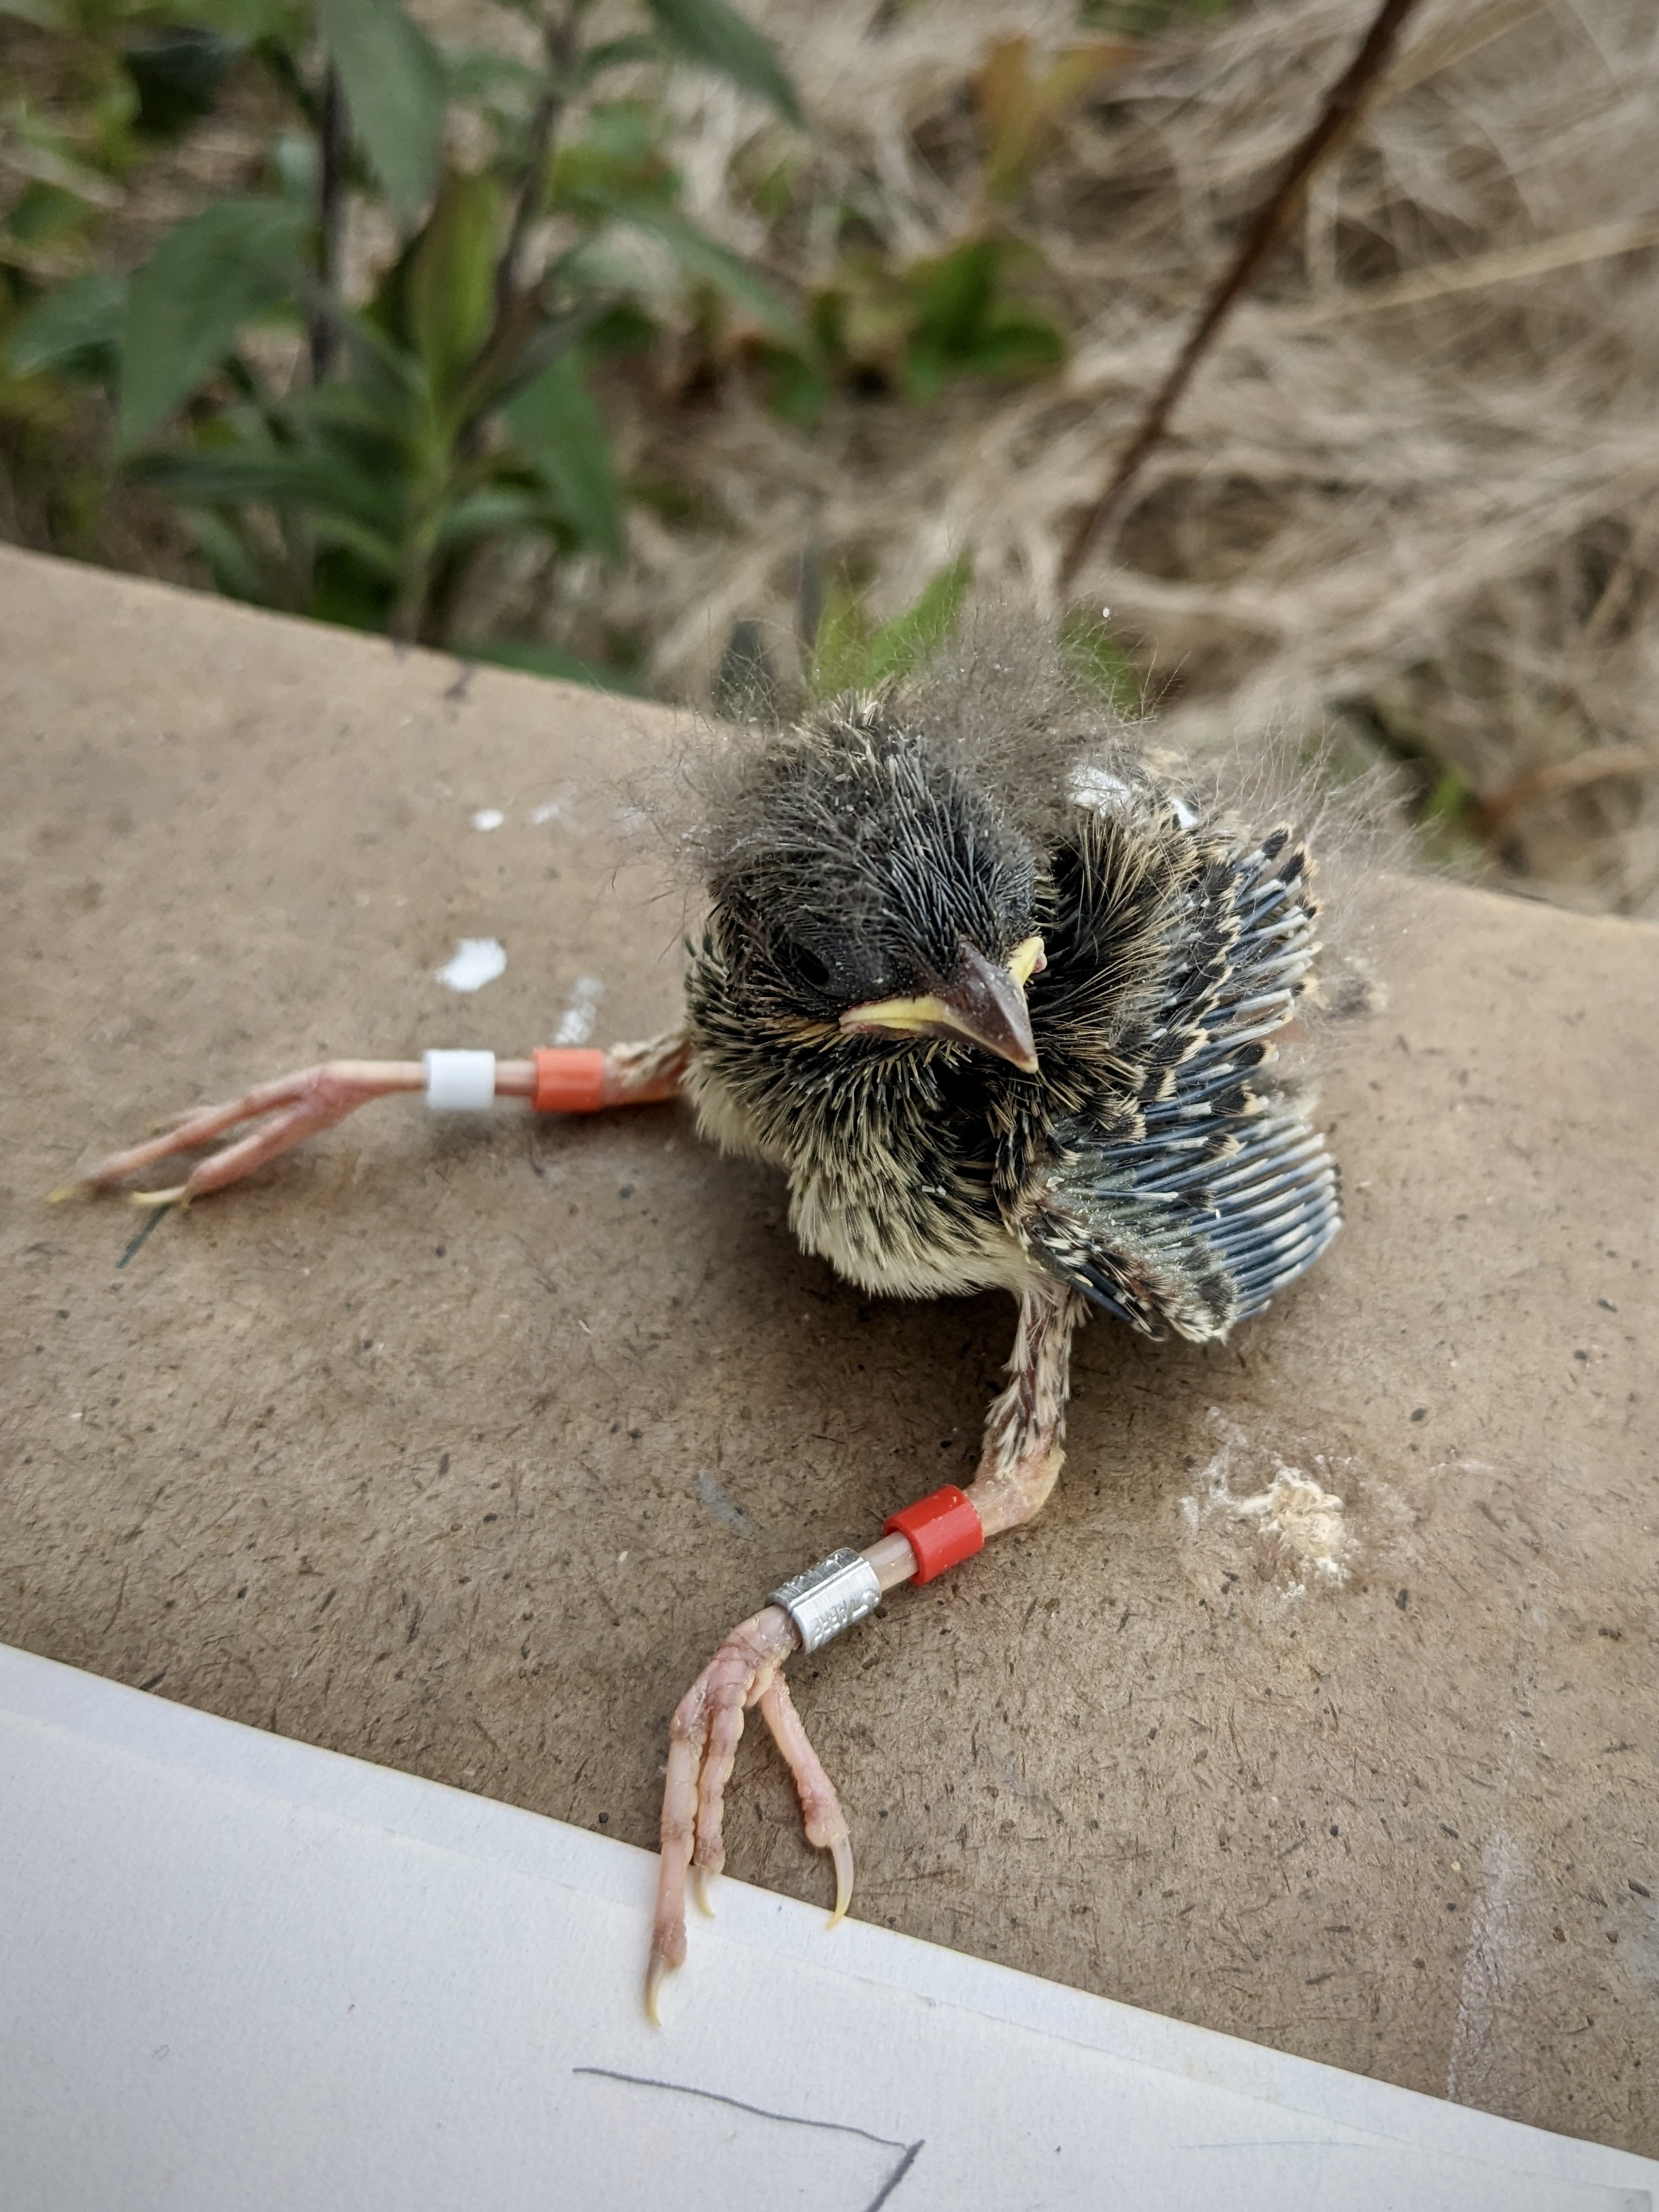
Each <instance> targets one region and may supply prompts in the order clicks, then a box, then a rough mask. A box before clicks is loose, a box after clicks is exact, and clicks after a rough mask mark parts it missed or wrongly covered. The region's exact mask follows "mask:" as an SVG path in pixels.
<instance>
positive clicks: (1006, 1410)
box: [645, 1279, 1084, 2021]
mask: <svg viewBox="0 0 1659 2212" xmlns="http://www.w3.org/2000/svg"><path fill="white" fill-rule="evenodd" d="M1083 1312H1084V1305H1083V1301H1082V1300H1081V1299H1080V1298H1079V1297H1077V1296H1076V1295H1075V1294H1074V1293H1073V1292H1072V1291H1069V1290H1067V1289H1066V1287H1065V1286H1064V1285H1061V1284H1059V1283H1054V1282H1050V1281H1048V1280H1047V1279H1042V1280H1039V1281H1038V1282H1036V1284H1034V1285H1032V1286H1031V1288H1030V1289H1029V1290H1028V1291H1026V1292H1025V1294H1024V1297H1023V1298H1022V1299H1021V1301H1020V1313H1019V1329H1018V1334H1017V1335H1016V1337H1015V1339H1014V1350H1013V1356H1012V1358H1011V1359H1010V1360H1009V1362H1008V1366H1009V1370H1010V1373H1011V1375H1012V1381H1011V1382H1010V1383H1009V1385H1008V1388H1007V1389H1006V1390H1005V1391H1003V1393H1002V1394H1001V1395H1000V1397H999V1398H998V1399H997V1400H996V1401H994V1404H993V1405H992V1407H991V1410H990V1413H989V1416H988V1418H987V1421H986V1425H985V1449H984V1451H983V1453H982V1455H981V1459H980V1464H979V1471H978V1473H977V1474H976V1475H975V1479H974V1482H973V1484H972V1486H971V1487H970V1488H969V1492H968V1496H969V1498H971V1499H972V1501H973V1503H974V1506H975V1510H976V1512H977V1514H978V1516H979V1521H980V1524H981V1527H982V1528H983V1529H984V1532H985V1534H986V1535H987V1536H994V1535H998V1534H1001V1532H1002V1531H1003V1530H1005V1529H1008V1528H1018V1527H1019V1526H1020V1524H1021V1523H1022V1522H1026V1521H1029V1520H1030V1519H1031V1518H1032V1516H1034V1515H1035V1514H1036V1513H1037V1512H1039V1511H1040V1510H1042V1506H1043V1504H1045V1502H1046V1501H1047V1499H1048V1494H1049V1492H1051V1491H1052V1490H1053V1488H1054V1482H1055V1479H1056V1478H1057V1476H1058V1475H1059V1474H1060V1466H1061V1463H1062V1462H1063V1461H1064V1459H1065V1456H1066V1455H1065V1452H1064V1450H1063V1449H1062V1447H1061V1439H1062V1437H1063V1436H1064V1433H1065V1417H1066V1389H1067V1372H1068V1365H1069V1354H1070V1350H1071V1341H1072V1334H1073V1330H1074V1329H1075V1328H1076V1326H1077V1323H1078V1322H1079V1320H1080V1319H1081V1317H1082V1315H1083ZM864 1557H865V1559H867V1560H868V1561H869V1563H870V1565H871V1566H872V1568H873V1569H874V1570H875V1573H876V1577H877V1579H878V1581H879V1583H881V1586H882V1588H883V1589H884V1590H888V1589H895V1588H896V1586H897V1585H898V1584H899V1583H902V1582H908V1580H909V1579H910V1577H911V1576H912V1574H913V1573H914V1572H915V1555H914V1553H912V1550H911V1547H910V1546H909V1544H908V1542H907V1541H906V1539H905V1538H904V1537H903V1536H902V1535H900V1534H894V1535H891V1536H884V1537H883V1538H882V1539H881V1541H879V1542H878V1543H876V1544H873V1545H872V1546H870V1547H869V1548H868V1549H867V1550H866V1552H865V1553H864ZM798 1643H799V1637H798V1635H797V1632H796V1630H795V1627H794V1624H793V1622H792V1621H791V1620H790V1618H789V1616H788V1614H787V1613H785V1612H784V1611H783V1609H782V1607H781V1606H775V1605H769V1606H767V1607H764V1608H763V1610H762V1611H761V1612H759V1613H756V1614H754V1615H753V1616H752V1617H751V1618H750V1620H745V1621H744V1623H743V1625H742V1626H741V1627H738V1628H734V1629H733V1630H732V1633H731V1634H730V1635H729V1636H728V1637H727V1638H726V1641H725V1643H724V1644H721V1646H720V1650H718V1651H717V1652H716V1653H715V1654H714V1657H713V1658H712V1659H711V1660H710V1661H709V1662H708V1666H707V1667H705V1668H703V1670H702V1674H699V1675H698V1677H697V1679H696V1681H695V1682H694V1683H693V1684H692V1686H691V1687H690V1689H689V1690H688V1691H687V1692H686V1693H685V1696H684V1698H683V1699H681V1700H680V1704H679V1707H678V1711H676V1713H675V1715H674V1719H673V1723H672V1726H671V1729H670V1733H669V1745H668V1778H667V1782H666V1784H665V1787H664V1790H663V1804H662V1858H661V1863H660V1867H659V1873H658V1877H657V1904H656V1915H655V1919H654V1921H653V1927H652V1931H651V1961H650V1965H649V1966H648V1967H647V1970H646V1980H645V2002H646V2009H647V2012H648V2013H649V2014H650V2015H651V2018H652V2019H653V2021H656V2020H657V2019H658V2016H659V2015H658V1997H659V1992H660V1990H661V1988H662V1983H663V1978H664V1976H665V1974H667V1973H668V1972H671V1970H672V1969H673V1968H675V1967H678V1966H681V1965H683V1964H684V1959H685V1891H686V1881H687V1877H688V1875H692V1876H696V1877H700V1876H702V1875H708V1874H718V1873H719V1872H720V1870H721V1869H722V1867H723V1866H724V1865H725V1863H726V1845H725V1838H724V1832H723V1814H724V1806H725V1797H726V1784H727V1783H728V1782H729V1781H730V1779H731V1777H732V1762H733V1760H734V1759H736V1757H737V1750H738V1741H739V1740H740V1739H741V1737H742V1735H743V1717H744V1713H745V1712H746V1711H747V1710H748V1709H749V1707H750V1705H758V1706H759V1707H760V1710H761V1717H762V1718H763V1720H764V1721H765V1722H766V1723H767V1726H768V1727H769V1729H771V1731H772V1736H773V1740H774V1741H775V1743H776V1745H777V1747H778V1749H779V1750H780V1751H781V1753H782V1754H783V1757H784V1760H785V1762H786V1764H787V1766H788V1768H789V1771H790V1772H791V1774H792V1775H793V1777H794V1780H795V1789H796V1792H797V1794H798V1795H799V1798H800V1808H801V1814H802V1817H803V1820H804V1821H805V1828H806V1837H807V1840H808V1842H809V1843H811V1844H816V1845H817V1847H818V1849H819V1850H827V1851H829V1853H830V1854H831V1856H832V1857H833V1858H834V1860H835V1865H836V1910H835V1915H834V1918H832V1920H831V1922H830V1925H831V1927H833V1926H834V1925H835V1923H836V1921H837V1920H840V1919H841V1918H842V1916H843V1915H844V1914H845V1912H846V1911H847V1907H848V1904H849V1903H850V1902H851V1899H852V1894H853V1845H852V1838H851V1836H850V1835H849V1833H848V1825H847V1816H846V1814H844V1813H843V1812H842V1808H841V1802H840V1800H839V1799H838V1798H837V1796H836V1791H835V1787H834V1785H833V1784H832V1783H831V1782H830V1780H829V1776H828V1775H827V1774H826V1773H825V1772H824V1771H823V1766H822V1765H821V1764H820V1762H819V1759H818V1756H817V1753H816V1752H815V1751H814V1750H813V1748H812V1747H811V1743H810V1742H809V1741H808V1740H807V1735H806V1731H805V1729H804V1728H803V1727H802V1726H801V1722H800V1716H799V1713H797V1711H795V1708H794V1705H793V1700H792V1699H791V1698H790V1695H789V1692H788V1689H787V1686H786V1684H785V1682H784V1679H783V1674H782V1672H781V1668H782V1666H783V1662H784V1661H785V1660H786V1659H787V1657H788V1656H789V1654H790V1652H791V1651H793V1650H795V1648H796V1646H797V1644H798ZM699 1902H705V1900H704V1899H703V1898H702V1892H701V1887H700V1888H699Z"/></svg>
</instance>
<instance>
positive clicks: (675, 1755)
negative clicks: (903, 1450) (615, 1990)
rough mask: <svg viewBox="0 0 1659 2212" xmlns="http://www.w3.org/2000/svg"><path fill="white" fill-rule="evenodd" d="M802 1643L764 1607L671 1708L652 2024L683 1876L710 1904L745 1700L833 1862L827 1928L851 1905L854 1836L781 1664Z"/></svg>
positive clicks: (649, 1980) (674, 1962) (648, 1997)
mask: <svg viewBox="0 0 1659 2212" xmlns="http://www.w3.org/2000/svg"><path fill="white" fill-rule="evenodd" d="M798 1643H799V1635H798V1633H797V1632H796V1629H795V1625H794V1623H793V1621H792V1620H790V1618H789V1615H788V1614H787V1613H786V1612H785V1611H784V1610H783V1608H782V1607H781V1606H776V1605H769V1606H766V1607H763V1609H762V1610H761V1611H760V1612H759V1613H756V1614H754V1615H753V1616H752V1617H751V1618H750V1620H745V1621H744V1623H743V1624H742V1626H740V1627H738V1628H734V1629H733V1630H732V1633H731V1634H730V1635H729V1636H728V1637H727V1638H726V1641H725V1643H724V1644H721V1646H720V1650H718V1651H717V1652H716V1653H715V1654H714V1657H713V1658H712V1659H711V1660H710V1661H709V1662H708V1665H707V1666H706V1667H705V1668H703V1670H702V1674H699V1675H698V1677H697V1679H696V1681H695V1682H694V1683H693V1684H692V1685H691V1687H690V1689H689V1690H688V1691H687V1692H686V1693H685V1695H684V1698H682V1699H681V1700H680V1703H679V1706H678V1711H676V1712H675V1715H674V1719H673V1723H672V1725H671V1729H670V1732H669V1744H668V1779H667V1781H666V1783H665V1785H664V1789H663V1801H662V1859H661V1863H660V1866H659V1872H658V1876H657V1907H656V1917H655V1920H654V1922H653V1926H652V1931H651V1963H650V1965H649V1966H648V1967H647V1972H646V1979H645V2003H646V2010H647V2012H648V2013H649V2014H650V2015H651V2018H652V2019H653V2021H655V2020H657V2019H658V2016H659V2015H658V2009H657V2000H658V1994H659V1990H661V1987H662V1983H663V1978H664V1976H665V1974H667V1973H669V1972H671V1971H672V1970H673V1969H674V1968H676V1967H678V1966H680V1965H682V1964H683V1963H684V1958H685V1887H686V1877H687V1875H688V1874H690V1875H692V1877H693V1879H694V1881H696V1893H697V1901H698V1903H699V1904H700V1905H702V1907H703V1910H704V1911H708V1899H707V1890H706V1884H707V1880H708V1876H709V1875H715V1874H718V1873H719V1872H720V1869H721V1868H722V1867H723V1866H724V1865H725V1863H726V1845H725V1839H724V1834H723V1816H724V1811H725V1800H726V1784H727V1782H728V1781H729V1780H730V1779H731V1775H732V1762H733V1760H734V1759H736V1757H737V1755H738V1740H739V1739H740V1738H741V1736H742V1735H743V1717H744V1713H745V1712H746V1711H748V1709H749V1707H750V1705H758V1706H759V1707H760V1711H761V1717H762V1719H763V1721H764V1722H765V1723H766V1724H767V1726H768V1728H769V1729H770V1730H771V1732H772V1738H773V1741H774V1742H775V1744H776V1745H777V1747H778V1749H779V1750H780V1751H781V1753H783V1757H784V1760H785V1763H786V1764H787V1766H788V1768H789V1771H790V1772H791V1774H793V1777H794V1778H795V1788H796V1790H797V1792H798V1793H799V1797H800V1809H801V1816H802V1819H803V1820H804V1822H805V1828H806V1839H807V1841H808V1843H810V1844H816V1845H817V1848H818V1849H819V1850H827V1851H828V1852H829V1854H830V1856H831V1857H832V1858H833V1859H834V1861H835V1866H836V1910H835V1914H834V1917H833V1918H832V1919H831V1922H830V1925H831V1926H832V1927H833V1926H834V1925H835V1923H836V1921H837V1920H839V1919H841V1917H842V1915H843V1914H844V1913H845V1912H846V1911H847V1908H848V1905H849V1904H850V1903H851V1902H852V1898H853V1843H852V1838H851V1836H850V1834H849V1832H848V1826H847V1816H846V1814H844V1813H843V1812H842V1809H841V1802H840V1800H839V1799H838V1798H837V1796H836V1791H835V1785H834V1784H833V1783H831V1781H830V1779H829V1776H828V1775H827V1774H826V1773H825V1772H824V1771H823V1766H822V1765H820V1763H819V1760H818V1756H817V1753H816V1752H815V1751H814V1750H813V1748H812V1747H811V1743H810V1742H809V1741H807V1735H806V1730H805V1729H804V1728H803V1727H802V1726H801V1721H800V1716H799V1713H798V1712H797V1711H795V1707H794V1704H793V1700H792V1699H791V1698H790V1695H789V1692H788V1689H787V1686H786V1684H785V1682H784V1679H783V1675H782V1674H781V1671H780V1669H781V1667H782V1665H783V1662H784V1661H785V1659H786V1658H787V1656H789V1654H790V1652H791V1651H793V1650H794V1649H795V1647H796V1645H797V1644H798Z"/></svg>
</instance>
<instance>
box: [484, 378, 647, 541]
mask: <svg viewBox="0 0 1659 2212" xmlns="http://www.w3.org/2000/svg"><path fill="white" fill-rule="evenodd" d="M502 413H503V414H504V416H505V417H506V420H507V428H509V429H510V430H511V431H512V433H513V437H514V438H515V439H516V440H517V441H518V443H519V446H520V449H521V450H522V452H523V453H524V456H525V459H526V460H527V461H528V462H529V463H530V465H531V466H532V468H533V469H534V470H535V471H536V473H537V475H538V477H540V478H541V479H542V482H543V483H544V484H545V485H546V486H547V488H548V489H549V490H550V492H551V493H552V494H553V496H554V498H555V499H556V501H557V502H558V505H559V509H560V512H561V513H562V514H563V515H564V517H565V519H566V520H567V521H568V522H569V523H570V524H571V526H572V527H573V528H574V529H575V530H576V531H577V532H580V536H581V538H582V539H583V540H584V542H585V543H586V544H589V545H592V546H593V547H594V548H595V549H596V550H598V551H599V552H601V553H606V554H609V555H610V556H611V559H612V560H613V561H615V560H620V559H621V557H622V550H623V538H622V488H621V486H620V485H619V484H618V483H617V471H616V469H615V466H614V465H613V464H612V462H611V440H610V436H609V435H608V433H607V432H606V429H605V421H604V417H603V416H601V415H600V413H599V409H598V408H597V407H596V406H595V405H594V404H593V401H592V396H591V395H590V393H589V392H588V390H587V387H586V385H585V384H584V383H583V382H582V373H581V370H580V367H579V366H578V364H577V362H576V360H575V357H574V355H572V354H568V353H566V354H562V355H561V356H559V358H558V360H556V361H555V362H551V363H550V365H549V366H548V367H547V368H544V370H543V371H542V373H541V374H540V375H539V376H538V377H537V378H536V380H535V381H534V382H533V383H532V384H527V385H526V386H525V387H524V389H523V391H522V392H519V393H517V394H516V395H515V396H514V398H512V399H511V400H509V401H508V403H507V406H506V407H505V408H504V409H503V410H502Z"/></svg>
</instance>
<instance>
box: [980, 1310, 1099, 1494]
mask: <svg viewBox="0 0 1659 2212" xmlns="http://www.w3.org/2000/svg"><path fill="white" fill-rule="evenodd" d="M1087 1310H1088V1308H1087V1306H1086V1304H1085V1301H1084V1300H1083V1299H1082V1298H1081V1297H1079V1295H1078V1293H1077V1292H1076V1291H1073V1290H1068V1289H1067V1288H1066V1285H1063V1284H1061V1283H1057V1282H1054V1281H1052V1280H1051V1279H1049V1278H1048V1277H1046V1276H1045V1277H1043V1278H1042V1279H1040V1280H1039V1281H1038V1282H1037V1283H1036V1284H1035V1285H1033V1286H1032V1287H1030V1289H1028V1290H1027V1291H1026V1292H1025V1294H1024V1297H1022V1298H1021V1300H1020V1304H1019V1327H1018V1329H1017V1330H1016V1332H1015V1334H1014V1349H1013V1352H1012V1355H1011V1356H1010V1358H1009V1361H1008V1374H1009V1376H1010V1378H1011V1379H1010V1381H1009V1383H1008V1387H1007V1389H1006V1390H1005V1391H1003V1392H1002V1394H1001V1395H1000V1396H999V1397H997V1398H994V1400H993V1401H992V1403H991V1410H990V1412H989V1413H987V1415H986V1418H985V1444H984V1449H982V1451H981V1454H980V1462H979V1469H978V1472H977V1473H976V1474H975V1477H974V1480H973V1481H972V1482H971V1483H970V1484H969V1486H968V1495H969V1498H971V1499H972V1500H973V1503H974V1508H975V1511H976V1512H977V1513H978V1515H979V1517H980V1522H981V1526H982V1527H983V1528H984V1530H985V1533H986V1534H987V1536H1000V1535H1001V1534H1003V1532H1004V1531H1005V1530H1006V1529H1008V1528H1019V1527H1021V1526H1022V1525H1023V1523H1024V1522H1027V1521H1030V1520H1032V1519H1034V1518H1035V1517H1036V1515H1037V1514H1039V1513H1040V1512H1041V1511H1042V1508H1043V1507H1044V1506H1045V1505H1046V1504H1048V1493H1049V1492H1050V1491H1052V1490H1053V1488H1054V1484H1055V1482H1056V1480H1058V1478H1059V1475H1060V1468H1061V1467H1062V1465H1063V1464H1064V1462H1065V1459H1066V1453H1065V1449H1064V1446H1065V1442H1066V1399H1067V1398H1068V1396H1069V1395H1071V1368H1072V1336H1073V1331H1074V1330H1075V1329H1076V1328H1077V1325H1078V1323H1079V1322H1080V1321H1081V1320H1082V1319H1083V1317H1084V1316H1085V1313H1086V1312H1087Z"/></svg>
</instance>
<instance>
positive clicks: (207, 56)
mask: <svg viewBox="0 0 1659 2212" xmlns="http://www.w3.org/2000/svg"><path fill="white" fill-rule="evenodd" d="M236 55H237V48H236V47H235V46H234V45H233V44H232V42H231V41H230V40H228V39H222V38H221V37H220V36H219V35H218V33H216V32H215V31H205V30H203V29H202V28H201V27H199V26H197V25H194V24H188V23H179V24H174V25H173V26H172V27H170V28H168V29H167V30H164V31H161V32H160V33H158V34H157V35H156V36H155V38H153V39H149V40H146V41H145V42H144V44H143V45H142V46H129V47H128V48H127V50H126V52H125V53H124V54H123V55H122V57H121V58H122V60H123V62H124V63H125V64H126V71H127V75H128V76H130V77H131V80H132V83H133V88H134V90H135V91H136V92H137V94H138V112H137V115H136V116H135V117H134V118H133V121H132V127H133V129H134V130H135V131H137V132H138V133H139V134H140V136H141V137H149V138H161V139H172V138H179V137H182V136H183V135H184V133H185V131H187V130H188V129H189V128H190V126H191V124H192V123H194V122H196V121H197V120H198V119H199V118H201V117H202V116H204V115H210V114H211V113H212V112H213V105H214V102H215V100H217V98H218V96H219V88H220V86H221V85H222V83H223V82H224V80H225V73H226V71H227V70H228V69H229V67H230V65H231V64H232V62H234V60H235V58H236Z"/></svg>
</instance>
